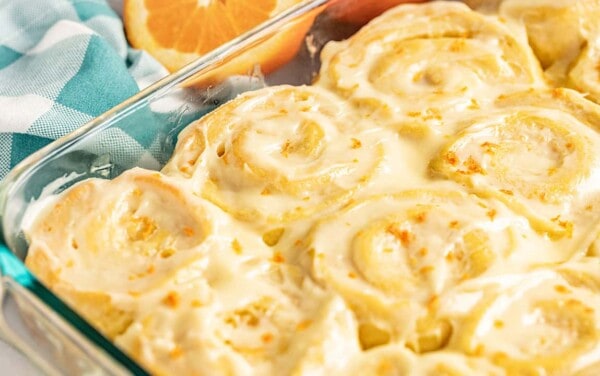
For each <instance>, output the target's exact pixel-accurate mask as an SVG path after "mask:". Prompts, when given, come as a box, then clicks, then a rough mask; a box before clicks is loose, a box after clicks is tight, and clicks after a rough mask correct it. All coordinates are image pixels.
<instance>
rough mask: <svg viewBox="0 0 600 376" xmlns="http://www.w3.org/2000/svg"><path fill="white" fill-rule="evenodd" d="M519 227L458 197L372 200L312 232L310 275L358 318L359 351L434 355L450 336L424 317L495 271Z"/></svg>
mask: <svg viewBox="0 0 600 376" xmlns="http://www.w3.org/2000/svg"><path fill="white" fill-rule="evenodd" d="M523 223H525V224H526V222H525V221H522V220H518V219H515V217H514V216H513V215H512V214H511V213H509V211H508V210H507V209H505V208H503V207H502V205H499V204H498V203H494V202H491V201H490V202H484V201H481V200H479V199H477V198H476V197H474V196H470V195H466V194H464V193H461V192H459V191H446V190H431V191H430V190H415V191H406V192H403V193H398V194H396V195H384V196H376V197H374V198H371V199H367V200H365V201H362V202H358V203H356V204H354V205H352V206H349V207H347V208H345V209H344V210H343V211H341V212H340V213H339V214H336V215H334V216H333V217H331V218H329V219H326V220H323V221H322V222H320V223H318V224H317V225H316V227H315V228H314V229H313V232H312V234H311V236H310V238H309V239H310V245H309V247H310V252H309V254H311V255H312V274H313V277H314V278H315V279H316V280H317V281H318V282H319V283H320V284H322V285H323V286H325V287H327V288H331V289H333V290H334V291H336V292H337V293H339V294H340V295H341V296H342V297H344V299H346V301H347V302H348V304H349V305H350V307H352V309H353V310H354V311H355V312H356V313H357V316H358V318H359V321H360V323H361V327H360V329H359V337H360V340H361V344H362V346H363V347H364V348H370V347H374V346H377V345H380V344H383V343H387V342H389V341H394V340H399V341H406V342H407V343H408V345H409V347H411V348H412V349H413V350H415V351H417V352H424V351H433V350H435V349H437V348H440V347H442V346H444V344H445V343H446V342H447V340H448V336H449V335H450V331H451V328H450V327H449V325H448V323H447V322H444V321H443V320H441V321H440V320H438V319H437V318H436V316H435V312H434V311H435V310H434V311H427V312H425V309H428V310H429V309H430V308H433V307H434V306H435V303H434V302H435V300H436V297H437V296H438V295H439V294H442V293H443V292H444V291H446V290H448V289H450V288H452V287H453V286H454V285H456V284H458V283H461V282H462V281H465V280H467V279H470V278H474V277H477V276H480V275H482V274H484V273H486V272H488V271H490V270H491V269H492V268H493V267H495V266H496V265H498V264H501V263H502V262H503V260H505V259H506V258H507V257H508V256H510V255H511V253H512V252H513V250H514V248H515V247H516V246H517V242H518V240H517V238H519V237H520V236H521V235H520V231H521V225H522V224H523ZM530 232H531V230H530ZM531 233H532V232H531ZM533 234H534V233H533ZM331 239H336V241H335V242H332V241H331ZM412 319H414V320H412Z"/></svg>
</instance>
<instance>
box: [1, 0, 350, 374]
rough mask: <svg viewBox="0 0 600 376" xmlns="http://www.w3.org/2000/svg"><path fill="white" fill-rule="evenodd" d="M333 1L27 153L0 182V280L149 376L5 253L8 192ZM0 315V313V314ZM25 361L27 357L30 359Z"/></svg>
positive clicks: (309, 6) (260, 31)
mask: <svg viewBox="0 0 600 376" xmlns="http://www.w3.org/2000/svg"><path fill="white" fill-rule="evenodd" d="M337 1H339V0H302V1H300V2H299V3H298V4H296V5H294V6H293V7H291V8H290V9H288V10H286V11H284V12H282V13H280V14H278V15H277V16H275V17H272V18H270V19H268V20H266V21H265V22H263V23H261V24H259V25H258V26H256V27H254V28H253V29H251V30H249V31H248V32H246V33H244V34H242V35H240V36H238V37H236V38H234V39H232V40H231V41H229V42H227V43H225V44H223V45H221V46H220V47H218V48H216V49H214V50H213V51H211V52H209V53H207V54H206V55H204V56H202V57H200V58H198V59H196V60H195V61H193V62H191V63H189V64H188V65H186V66H184V67H182V68H181V69H179V70H177V71H176V72H173V73H170V74H169V75H167V76H165V77H164V78H162V79H160V80H158V81H156V82H154V83H153V84H151V85H149V86H148V87H146V88H144V89H142V90H140V91H139V92H137V93H136V94H134V95H133V96H131V97H129V98H128V99H126V100H124V101H122V102H121V103H119V104H117V105H116V106H114V107H112V108H111V109H109V110H107V111H106V112H104V113H102V114H101V115H99V116H97V117H95V118H94V119H92V120H90V121H88V122H86V123H85V124H83V125H82V126H80V127H79V128H77V129H76V130H74V131H72V132H70V133H69V134H67V135H65V136H63V137H61V138H59V139H57V140H54V141H52V142H51V143H50V144H48V145H46V146H44V147H43V148H41V149H39V150H38V151H36V152H34V153H33V154H31V155H29V156H28V157H26V158H25V159H23V160H22V161H21V162H19V163H18V164H17V165H16V166H14V167H13V168H12V169H11V170H10V171H9V173H8V174H7V175H6V176H5V177H4V178H3V179H2V180H0V276H2V278H3V279H8V280H9V282H11V283H14V284H17V285H19V286H21V287H23V289H22V290H21V292H20V293H23V294H25V296H24V298H25V299H28V300H29V301H31V299H33V300H37V301H38V302H39V303H41V304H42V305H44V306H45V307H46V308H48V309H49V311H50V312H51V313H54V314H56V315H57V316H58V318H59V319H60V320H62V321H64V323H66V324H67V325H69V326H71V328H72V329H74V330H75V331H76V332H77V333H78V334H80V335H81V337H82V338H83V339H84V340H85V341H86V342H87V343H86V345H92V346H94V347H96V348H98V349H99V350H103V351H104V353H105V355H106V356H108V358H110V359H111V360H112V361H113V362H115V363H116V364H117V366H119V367H121V368H122V369H123V370H124V371H128V372H130V373H131V374H135V375H148V374H149V373H148V372H147V371H145V370H144V369H143V368H142V367H141V366H140V365H139V364H138V363H137V362H135V361H134V360H132V359H131V358H130V357H129V356H128V355H126V354H125V353H124V352H123V351H121V350H120V349H119V348H118V347H117V346H116V345H114V344H113V342H112V341H110V340H108V339H107V338H105V337H104V336H103V335H101V334H100V333H99V332H98V331H97V330H96V329H94V328H93V327H92V326H91V325H90V324H89V323H88V322H87V320H85V319H83V318H81V316H80V315H78V314H77V313H75V312H74V311H73V310H72V309H71V308H70V307H68V306H67V305H66V304H65V303H64V302H63V301H62V300H61V299H60V298H58V297H57V296H56V295H54V294H53V293H52V292H50V290H48V289H47V288H45V287H44V285H43V284H42V283H40V281H39V280H38V279H37V278H36V277H35V275H33V274H32V273H31V272H30V271H29V269H28V268H27V267H26V266H25V265H24V263H23V262H22V260H20V258H19V257H17V255H15V254H14V252H13V251H12V250H11V244H10V242H9V241H7V236H6V234H7V232H6V223H7V221H10V218H9V217H7V215H6V209H7V202H8V201H9V200H10V198H11V194H12V192H14V190H15V189H16V188H17V187H19V184H20V183H22V182H24V181H27V178H28V176H30V175H31V174H33V173H34V172H35V171H36V170H37V168H38V167H40V166H41V165H43V162H44V161H45V160H46V159H49V158H52V157H53V156H56V155H58V154H60V153H61V151H63V150H64V149H67V148H68V147H70V146H71V145H73V144H76V143H78V142H80V141H81V140H83V139H85V138H87V137H90V136H92V135H93V134H94V133H96V132H99V131H101V130H102V129H105V128H107V127H109V126H111V125H112V124H114V123H116V122H117V121H119V120H120V119H123V118H125V117H126V116H127V115H128V114H129V113H132V112H135V111H136V109H138V108H139V107H141V106H144V105H146V104H148V103H149V102H151V100H153V99H156V98H160V97H161V96H162V95H164V94H166V93H167V92H169V91H170V90H171V89H173V88H174V87H175V86H177V85H179V84H181V83H183V82H184V81H186V80H187V79H190V78H191V77H192V76H194V75H196V74H199V73H201V72H203V71H205V70H210V69H211V68H212V67H215V66H218V65H219V63H220V62H221V61H224V60H226V59H227V58H229V57H231V56H234V54H235V53H236V52H239V51H243V50H244V49H247V48H251V47H252V46H253V45H255V44H258V43H259V42H260V41H261V40H262V39H263V38H266V37H268V36H270V35H273V34H275V33H276V32H277V30H278V29H279V28H281V27H283V26H285V25H286V24H287V23H289V22H291V21H293V20H296V19H298V18H299V17H301V16H302V15H305V14H308V13H310V12H311V11H313V10H316V9H318V8H320V7H322V6H326V5H329V4H332V3H334V2H337ZM2 284H3V286H2V287H0V289H4V288H6V287H7V286H6V285H7V283H6V281H2ZM17 292H19V291H17ZM0 315H2V313H0ZM9 342H10V341H9ZM12 345H13V346H14V347H16V348H17V349H18V350H19V351H21V352H23V353H24V354H25V355H26V356H27V355H28V354H27V352H29V353H35V351H34V350H33V349H26V348H19V347H21V346H15V344H14V343H13V344H12ZM27 350H29V351H27ZM30 360H33V359H31V358H30ZM36 365H37V366H38V367H40V369H44V368H45V367H43V364H36Z"/></svg>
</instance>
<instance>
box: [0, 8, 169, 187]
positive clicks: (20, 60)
mask: <svg viewBox="0 0 600 376" xmlns="http://www.w3.org/2000/svg"><path fill="white" fill-rule="evenodd" d="M111 3H113V4H114V3H116V1H112V2H111ZM166 74H167V71H166V70H165V69H164V68H163V67H162V66H161V65H160V64H158V63H157V62H156V61H155V60H153V59H152V58H151V57H150V56H149V55H147V54H146V53H144V52H140V51H135V50H132V49H130V48H128V45H127V41H126V39H125V35H124V32H123V25H122V22H121V20H120V18H119V17H118V15H117V14H116V13H115V12H114V11H113V10H112V9H111V7H110V6H109V5H108V4H107V3H106V1H105V0H0V151H1V153H0V179H1V178H2V177H4V176H5V175H6V173H7V172H8V171H9V170H10V169H11V168H12V167H13V166H14V165H15V164H16V163H18V162H19V161H21V160H22V159H23V158H24V157H26V156H27V155H29V154H30V153H32V152H33V151H35V150H37V149H39V148H40V147H42V146H44V145H46V144H48V143H49V142H51V141H52V140H54V139H56V138H58V137H61V136H63V135H65V134H67V133H69V132H71V131H73V130H74V129H76V128H78V127H79V126H81V125H83V124H84V123H86V122H87V121H89V120H91V119H93V118H94V117H96V116H98V115H100V114H102V113H103V112H104V111H106V110H108V109H110V108H111V107H113V106H114V105H116V104H118V103H120V102H121V101H123V100H124V99H127V98H128V97H130V96H131V95H133V94H134V93H136V92H137V91H138V90H139V89H141V88H143V87H145V86H147V85H149V84H150V83H152V82H154V81H156V80H157V79H159V78H160V77H162V76H164V75H166Z"/></svg>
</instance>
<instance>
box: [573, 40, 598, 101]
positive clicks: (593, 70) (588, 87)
mask: <svg viewBox="0 0 600 376" xmlns="http://www.w3.org/2000/svg"><path fill="white" fill-rule="evenodd" d="M599 65H600V33H596V34H595V35H594V37H593V38H590V39H589V40H588V43H587V45H586V47H585V48H584V49H583V51H582V52H581V54H580V55H579V57H578V58H577V60H576V61H575V63H574V65H573V68H572V69H571V70H570V71H569V76H568V81H567V85H568V86H569V87H572V88H574V89H576V90H577V91H579V92H581V93H584V94H586V95H587V97H588V98H589V99H591V100H593V101H594V102H596V103H600V77H598V66H599Z"/></svg>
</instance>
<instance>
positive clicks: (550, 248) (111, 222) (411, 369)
mask: <svg viewBox="0 0 600 376" xmlns="http://www.w3.org/2000/svg"><path fill="white" fill-rule="evenodd" d="M493 3H494V4H495V5H497V3H502V2H498V1H494V2H493ZM515 3H516V2H513V1H508V0H507V1H505V4H504V5H503V4H500V9H501V11H502V12H504V14H506V15H509V14H517V13H518V12H521V11H522V10H519V9H520V8H519V9H517V6H516V5H515ZM529 3H530V4H534V5H535V4H538V3H540V4H541V3H543V2H542V1H531V2H529ZM578 3H579V2H578ZM561 4H562V2H561ZM540 6H541V5H540ZM492 8H494V7H488V10H489V9H492ZM559 8H560V6H558V5H557V8H556V9H555V10H558V9H559ZM528 9H529V8H528ZM540 9H541V8H540ZM544 9H545V8H544ZM577 9H579V8H577ZM540 11H541V10H540ZM543 12H546V11H545V10H544V11H543ZM578 12H579V11H578ZM580 13H581V12H579V13H577V14H579V15H580V16H581V14H580ZM528 14H530V13H528ZM531 14H534V13H531ZM569 14H570V13H569ZM574 14H575V13H574ZM507 17H508V16H507ZM578 17H579V16H578ZM581 17H583V16H581ZM532 19H533V18H531V17H530V18H527V19H525V20H522V21H523V22H533V21H531V20H532ZM513 21H514V20H513ZM513 21H510V22H513ZM504 22H505V21H504V20H503V19H501V18H499V17H497V16H492V15H483V14H480V13H477V12H474V11H472V10H470V9H469V8H468V7H467V6H465V5H464V4H460V3H456V2H439V1H438V2H431V3H425V4H419V5H402V6H398V7H397V8H394V9H392V10H390V11H389V12H387V13H385V14H383V15H382V16H381V17H379V18H377V19H375V20H374V21H372V22H371V23H370V24H368V25H366V26H365V27H363V29H362V30H360V31H359V32H357V33H356V34H355V35H354V36H353V37H351V38H350V39H348V40H346V41H342V42H331V43H330V44H328V45H327V46H326V47H325V49H324V51H323V54H322V60H323V64H322V68H321V71H320V75H319V78H318V80H317V81H316V82H315V84H314V85H312V86H300V87H293V86H287V85H282V86H274V87H268V88H264V89H259V90H255V91H252V92H249V93H245V94H242V95H240V96H238V97H237V98H236V99H234V100H232V101H230V102H228V103H226V104H224V105H223V106H221V107H219V108H218V109H216V110H215V111H213V112H211V113H210V114H208V115H206V116H204V117H203V118H202V119H200V120H198V121H196V122H194V123H192V124H190V125H189V126H188V127H187V128H186V129H185V130H184V131H183V132H182V133H181V135H180V137H179V141H178V144H177V147H176V149H175V152H174V154H173V156H172V158H171V159H170V161H169V162H168V163H167V165H166V166H165V167H164V169H163V170H162V171H161V172H151V171H146V170H143V169H139V168H136V169H133V170H130V171H127V172H125V173H124V174H122V175H121V176H119V177H117V178H116V179H114V180H112V181H104V180H95V179H92V180H87V181H84V182H82V183H79V184H77V185H76V186H74V187H72V188H70V189H68V190H67V191H65V192H64V193H62V194H60V195H59V196H58V197H57V198H56V199H53V200H51V201H49V202H48V204H47V205H46V206H45V207H44V208H43V210H41V211H40V212H39V213H38V214H37V218H35V219H32V220H30V221H28V223H30V224H31V225H30V226H29V227H28V228H27V229H26V234H27V237H28V239H29V241H30V249H29V254H28V257H27V260H26V262H27V265H28V266H29V267H30V268H31V269H32V270H33V271H34V272H35V273H36V275H38V276H39V277H40V279H41V280H42V281H43V282H44V283H45V284H47V285H48V286H49V287H50V288H51V289H53V291H55V292H56V293H57V294H59V295H60V296H61V297H63V298H64V299H65V300H66V301H67V302H69V303H70V304H72V305H73V306H74V307H75V309H77V310H79V312H81V313H82V314H83V315H84V316H85V317H86V318H87V319H89V320H90V321H91V322H92V324H94V325H96V326H97V327H98V328H99V329H100V330H101V331H102V332H103V333H105V334H106V335H107V336H109V337H110V338H111V339H114V341H115V342H116V343H117V345H118V346H120V347H121V348H122V349H124V350H125V351H126V352H127V353H129V354H130V355H132V356H133V357H134V358H135V359H136V360H137V361H139V362H140V363H141V364H142V365H144V366H145V367H147V368H148V369H149V370H150V371H151V372H153V373H155V374H199V375H399V374H402V375H404V374H409V375H424V376H433V375H481V374H485V375H507V374H508V375H511V374H546V375H564V374H576V373H577V372H579V373H580V374H581V375H588V374H589V375H591V374H596V373H598V372H600V363H599V362H598V357H599V356H600V277H599V276H600V259H599V258H598V254H599V251H598V249H599V245H598V244H600V241H598V240H597V239H598V234H599V231H600V193H599V192H598V189H597V187H598V183H599V181H598V180H599V179H600V154H598V153H599V150H600V134H599V133H598V132H599V130H600V128H599V127H600V108H599V107H598V105H596V104H595V103H593V102H591V101H589V100H587V99H586V98H585V97H584V96H583V95H582V94H581V93H578V92H576V91H574V90H571V89H562V88H553V87H551V86H549V85H550V83H547V82H546V81H545V80H544V78H543V73H542V69H541V68H540V64H539V62H538V61H537V60H535V55H534V52H533V51H532V49H531V46H530V45H528V44H527V36H529V37H530V38H529V40H530V41H531V40H532V39H531V38H534V39H535V38H539V35H538V34H532V33H531V32H530V34H529V35H526V34H525V32H527V31H528V30H529V29H531V26H530V27H529V28H523V29H518V28H517V29H513V28H512V26H507V25H506V24H504ZM507 22H508V21H507ZM581 22H584V21H581ZM536 30H537V31H539V30H538V29H536ZM585 30H587V29H585ZM586 35H587V34H586ZM567 37H568V36H567V35H565V38H567ZM531 43H535V42H531ZM556 48H557V49H559V48H560V44H557V46H556ZM534 50H535V52H536V53H537V54H538V57H539V56H540V55H539V54H540V53H541V52H540V51H539V48H537V47H535V45H534ZM551 52H552V51H551ZM555 52H556V51H555ZM550 55H552V54H550ZM550 55H548V56H550ZM559 55H560V53H558V52H557V56H558V57H557V56H554V55H552V56H550V57H549V58H551V59H554V60H556V61H558V60H560V56H559ZM544 56H546V55H544ZM557 59H558V60H557ZM554 60H552V61H554ZM546 74H548V71H546Z"/></svg>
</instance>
